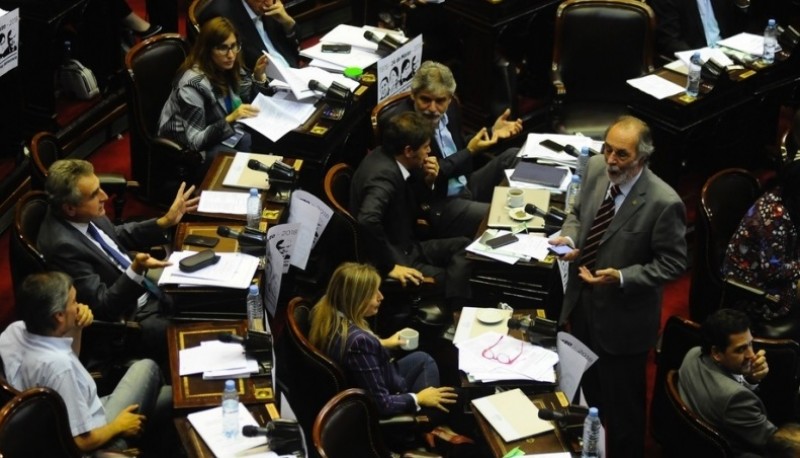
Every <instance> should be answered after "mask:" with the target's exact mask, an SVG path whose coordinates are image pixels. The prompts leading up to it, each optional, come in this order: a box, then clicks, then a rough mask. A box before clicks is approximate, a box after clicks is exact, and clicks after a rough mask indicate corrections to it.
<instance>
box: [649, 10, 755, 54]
mask: <svg viewBox="0 0 800 458" xmlns="http://www.w3.org/2000/svg"><path fill="white" fill-rule="evenodd" d="M649 3H650V6H652V7H653V11H654V12H655V13H656V47H657V49H658V52H660V53H661V54H665V55H668V56H670V57H671V56H672V55H673V54H674V53H675V52H676V51H686V50H687V49H697V48H702V47H705V46H711V45H713V44H714V43H709V42H708V40H707V38H706V35H707V31H706V29H705V27H704V26H703V20H702V18H701V15H700V10H699V8H698V6H697V0H653V1H651V2H649ZM709 4H710V5H711V10H712V11H711V12H712V14H713V18H710V19H713V20H714V21H716V24H717V27H718V30H717V32H718V33H717V37H716V39H717V40H719V39H722V38H727V37H730V36H733V35H736V34H737V33H739V32H742V31H743V30H744V29H745V25H746V22H747V18H746V15H747V10H748V6H749V4H750V2H749V1H748V0H709ZM764 25H766V23H765V24H764ZM708 33H712V32H711V31H710V30H709V31H708Z"/></svg>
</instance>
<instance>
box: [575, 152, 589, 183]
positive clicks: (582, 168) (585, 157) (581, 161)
mask: <svg viewBox="0 0 800 458" xmlns="http://www.w3.org/2000/svg"><path fill="white" fill-rule="evenodd" d="M588 163H589V147H588V146H584V147H581V154H580V156H578V170H576V171H575V173H577V174H578V175H580V176H581V177H583V176H584V175H585V174H586V164H588Z"/></svg>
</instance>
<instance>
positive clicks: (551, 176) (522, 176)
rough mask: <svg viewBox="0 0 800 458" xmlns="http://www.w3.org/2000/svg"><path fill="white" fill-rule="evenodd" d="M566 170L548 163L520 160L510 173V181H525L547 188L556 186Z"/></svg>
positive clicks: (565, 173) (559, 183)
mask: <svg viewBox="0 0 800 458" xmlns="http://www.w3.org/2000/svg"><path fill="white" fill-rule="evenodd" d="M566 175H567V170H565V169H560V168H556V167H553V166H549V165H539V164H534V163H533V162H520V163H519V164H517V168H515V169H514V173H512V174H511V181H522V182H525V183H531V184H538V185H540V186H547V187H548V188H558V187H560V186H561V182H563V181H564V177H565V176H566Z"/></svg>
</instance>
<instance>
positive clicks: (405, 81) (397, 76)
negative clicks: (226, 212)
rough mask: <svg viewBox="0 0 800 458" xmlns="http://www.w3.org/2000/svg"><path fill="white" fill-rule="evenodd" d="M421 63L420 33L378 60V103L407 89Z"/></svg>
mask: <svg viewBox="0 0 800 458" xmlns="http://www.w3.org/2000/svg"><path fill="white" fill-rule="evenodd" d="M421 64H422V35H417V36H416V37H414V39H412V40H408V42H406V44H404V45H403V46H401V47H399V48H397V51H395V52H393V53H391V54H389V55H388V56H386V57H384V58H383V59H381V60H379V61H378V103H380V102H381V101H382V100H383V99H385V98H387V97H389V96H392V95H394V94H397V93H400V92H403V91H407V90H408V89H409V88H410V87H411V78H413V77H414V73H416V72H417V69H418V68H419V66H420V65H421Z"/></svg>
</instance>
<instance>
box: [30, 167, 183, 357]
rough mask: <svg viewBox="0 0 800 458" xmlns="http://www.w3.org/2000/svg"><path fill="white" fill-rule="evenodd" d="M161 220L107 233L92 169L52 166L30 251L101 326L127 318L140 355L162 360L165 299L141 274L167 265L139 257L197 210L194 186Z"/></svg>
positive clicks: (103, 196) (109, 227) (145, 255)
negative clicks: (68, 283)
mask: <svg viewBox="0 0 800 458" xmlns="http://www.w3.org/2000/svg"><path fill="white" fill-rule="evenodd" d="M185 186H186V184H185V183H183V184H181V186H180V189H179V190H178V194H177V196H175V201H174V202H173V203H172V206H171V207H170V208H169V210H168V211H167V213H166V214H164V216H162V217H160V218H157V219H150V220H147V221H143V222H135V223H126V224H123V225H120V226H114V224H113V223H112V222H111V220H109V219H108V217H107V216H106V214H105V207H104V204H105V202H106V200H108V195H107V194H106V193H105V192H104V191H103V189H102V188H101V187H100V180H99V179H98V178H97V175H95V174H94V167H92V164H91V163H89V162H87V161H84V160H78V159H64V160H59V161H56V162H54V163H53V165H52V166H50V169H49V170H48V175H47V181H46V182H45V189H46V191H47V193H48V197H49V199H50V208H49V209H48V211H47V214H46V215H45V217H44V221H42V227H41V229H40V231H39V237H38V240H37V242H36V243H37V245H38V247H39V250H40V251H41V252H42V254H43V255H44V258H45V262H46V263H47V265H48V267H49V268H51V269H54V270H59V271H62V272H65V273H67V274H68V275H70V276H71V277H72V278H73V279H74V281H75V289H76V290H77V294H78V300H80V301H81V302H83V303H85V304H87V305H88V306H89V308H91V309H92V312H93V313H94V315H95V316H97V317H98V318H100V319H103V320H110V321H117V320H120V319H134V320H136V321H138V322H139V323H140V324H141V326H142V341H143V343H144V345H145V346H146V347H147V348H146V351H147V353H148V354H150V355H153V357H154V358H155V359H157V360H158V361H159V363H163V362H164V361H165V359H164V357H165V355H166V351H167V349H166V336H165V335H166V328H167V325H168V321H167V320H166V319H165V318H164V315H165V312H166V311H167V310H165V308H167V307H169V305H171V301H170V298H169V297H168V296H166V295H165V294H164V292H163V291H161V290H160V289H159V288H158V286H157V285H156V284H155V283H154V282H152V281H151V280H149V279H147V278H146V277H145V275H146V273H147V270H148V269H156V268H160V267H164V266H167V265H169V263H167V262H165V261H161V260H158V259H155V258H152V257H150V255H149V254H148V253H146V252H139V253H136V254H135V255H134V256H133V257H130V256H129V255H128V251H129V250H147V249H149V248H150V247H152V246H154V245H158V244H163V243H165V242H166V241H167V238H166V236H165V232H164V230H165V229H168V228H170V227H172V226H175V225H176V224H178V222H180V220H181V218H183V215H184V214H185V213H186V212H188V211H192V210H194V209H196V208H197V203H198V200H199V197H196V198H190V197H191V195H192V193H193V192H194V186H192V187H190V188H189V189H188V190H184V188H185Z"/></svg>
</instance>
